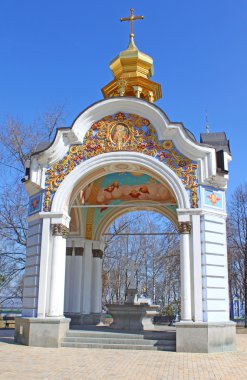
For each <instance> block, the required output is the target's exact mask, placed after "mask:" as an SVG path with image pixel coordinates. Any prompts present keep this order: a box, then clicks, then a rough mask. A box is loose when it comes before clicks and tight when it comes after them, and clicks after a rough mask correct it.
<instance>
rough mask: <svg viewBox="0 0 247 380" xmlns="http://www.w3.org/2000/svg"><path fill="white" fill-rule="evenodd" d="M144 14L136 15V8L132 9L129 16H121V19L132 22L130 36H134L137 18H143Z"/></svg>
mask: <svg viewBox="0 0 247 380" xmlns="http://www.w3.org/2000/svg"><path fill="white" fill-rule="evenodd" d="M143 19H144V16H135V15H134V9H133V8H131V9H130V16H129V17H121V18H120V21H129V23H130V38H133V37H134V21H136V20H143Z"/></svg>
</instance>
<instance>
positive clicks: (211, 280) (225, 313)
mask: <svg viewBox="0 0 247 380" xmlns="http://www.w3.org/2000/svg"><path fill="white" fill-rule="evenodd" d="M201 245H202V297H203V320H204V322H226V321H229V295H228V269H227V245H226V223H225V218H224V216H222V217H221V216H215V215H212V214H210V213H208V214H205V215H202V216H201Z"/></svg>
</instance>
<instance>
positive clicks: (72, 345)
mask: <svg viewBox="0 0 247 380" xmlns="http://www.w3.org/2000/svg"><path fill="white" fill-rule="evenodd" d="M61 346H62V347H68V348H99V349H119V350H120V349H121V350H150V351H173V352H174V351H176V347H175V346H173V345H172V346H151V345H141V344H140V345H130V344H103V343H101V344H100V343H98V344H97V343H75V342H73V343H71V342H63V343H62V344H61Z"/></svg>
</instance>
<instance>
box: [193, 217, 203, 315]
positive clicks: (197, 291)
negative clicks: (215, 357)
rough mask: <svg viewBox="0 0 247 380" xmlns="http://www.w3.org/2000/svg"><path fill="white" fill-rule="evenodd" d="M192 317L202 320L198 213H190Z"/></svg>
mask: <svg viewBox="0 0 247 380" xmlns="http://www.w3.org/2000/svg"><path fill="white" fill-rule="evenodd" d="M191 248H192V251H191V253H192V257H191V259H192V263H191V264H192V272H191V274H192V276H191V277H192V318H193V320H194V321H195V322H202V320H203V315H202V260H201V254H202V253H201V221H200V215H192V234H191Z"/></svg>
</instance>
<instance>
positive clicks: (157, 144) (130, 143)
mask: <svg viewBox="0 0 247 380" xmlns="http://www.w3.org/2000/svg"><path fill="white" fill-rule="evenodd" d="M115 151H134V152H139V153H143V154H146V155H149V156H152V157H154V158H156V159H158V160H159V161H161V162H163V163H164V164H165V165H167V166H169V168H170V169H172V170H173V171H174V172H175V173H176V175H177V176H178V177H179V178H180V179H181V181H182V182H183V184H184V185H185V188H186V189H187V190H189V191H190V200H191V207H192V208H196V207H198V196H197V186H198V184H197V177H196V171H197V163H196V161H192V160H190V159H189V158H187V157H185V156H184V155H182V154H181V153H180V152H179V151H178V150H177V149H176V147H175V146H174V144H173V142H172V141H170V140H164V141H159V140H158V138H157V134H156V131H155V129H154V127H153V126H152V125H151V124H150V122H149V120H147V119H144V118H142V117H140V116H138V115H134V114H126V113H121V112H119V113H117V114H115V115H111V116H106V117H104V118H103V119H101V120H99V121H97V122H96V123H94V124H93V125H92V127H91V128H90V129H89V131H88V132H87V133H86V135H85V138H84V141H83V143H82V144H81V145H72V146H70V149H69V151H68V153H67V154H66V156H65V157H64V158H62V159H61V160H60V161H58V162H56V163H55V164H54V165H53V166H52V167H50V168H49V169H48V170H47V171H46V180H45V198H44V211H50V209H51V204H52V199H53V196H54V194H55V192H56V191H57V189H58V188H59V186H60V184H61V183H62V182H63V180H64V178H65V177H66V176H67V175H68V174H69V173H70V172H71V171H72V170H73V169H74V168H75V167H76V166H77V165H79V164H80V163H81V162H83V161H86V160H88V159H90V158H92V157H94V156H97V155H99V154H103V153H108V152H115Z"/></svg>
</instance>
